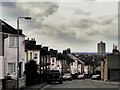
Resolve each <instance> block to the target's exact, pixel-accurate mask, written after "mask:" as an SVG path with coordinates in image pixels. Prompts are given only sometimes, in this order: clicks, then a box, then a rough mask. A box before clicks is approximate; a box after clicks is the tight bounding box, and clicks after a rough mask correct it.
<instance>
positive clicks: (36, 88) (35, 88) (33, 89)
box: [21, 83, 47, 90]
mask: <svg viewBox="0 0 120 90" xmlns="http://www.w3.org/2000/svg"><path fill="white" fill-rule="evenodd" d="M46 85H47V83H41V84H38V85H33V86H29V87H25V88H22V89H21V90H40V89H42V88H43V87H45V86H46Z"/></svg>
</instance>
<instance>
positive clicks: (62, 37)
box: [33, 25, 90, 44]
mask: <svg viewBox="0 0 120 90" xmlns="http://www.w3.org/2000/svg"><path fill="white" fill-rule="evenodd" d="M61 27H62V28H61ZM41 30H42V31H41ZM41 30H39V31H38V30H37V31H34V33H33V34H36V35H43V36H44V37H48V36H50V37H49V38H51V39H54V40H59V41H61V42H64V43H73V44H84V43H88V42H90V40H88V39H86V37H84V38H83V37H80V36H79V38H77V37H76V33H75V32H74V31H69V30H68V28H64V26H60V27H57V26H51V25H42V27H41Z"/></svg>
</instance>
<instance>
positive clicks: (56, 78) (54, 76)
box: [47, 70, 63, 84]
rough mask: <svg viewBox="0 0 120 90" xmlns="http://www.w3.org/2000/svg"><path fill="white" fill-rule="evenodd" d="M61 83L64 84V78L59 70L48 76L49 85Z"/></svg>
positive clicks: (52, 71) (51, 72)
mask: <svg viewBox="0 0 120 90" xmlns="http://www.w3.org/2000/svg"><path fill="white" fill-rule="evenodd" d="M53 82H54V83H55V82H59V83H60V84H62V83H63V77H62V74H61V73H60V71H59V70H51V71H50V72H49V73H48V75H47V83H48V84H50V83H53Z"/></svg>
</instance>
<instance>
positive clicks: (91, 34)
mask: <svg viewBox="0 0 120 90" xmlns="http://www.w3.org/2000/svg"><path fill="white" fill-rule="evenodd" d="M99 34H101V33H100V32H99V31H90V32H86V35H89V36H95V35H99Z"/></svg>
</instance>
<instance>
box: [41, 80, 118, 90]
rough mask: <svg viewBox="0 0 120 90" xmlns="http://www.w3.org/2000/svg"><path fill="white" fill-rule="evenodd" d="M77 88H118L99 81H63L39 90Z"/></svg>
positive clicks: (115, 85)
mask: <svg viewBox="0 0 120 90" xmlns="http://www.w3.org/2000/svg"><path fill="white" fill-rule="evenodd" d="M78 88H81V89H82V88H86V89H87V88H109V89H110V88H111V90H113V88H118V85H117V84H110V83H104V82H99V81H96V80H95V81H93V80H90V79H85V80H72V81H64V82H63V84H57V83H55V84H50V85H47V86H45V87H44V88H43V89H41V90H50V89H51V90H53V89H55V90H56V89H62V90H63V89H78ZM116 90H117V89H116Z"/></svg>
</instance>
